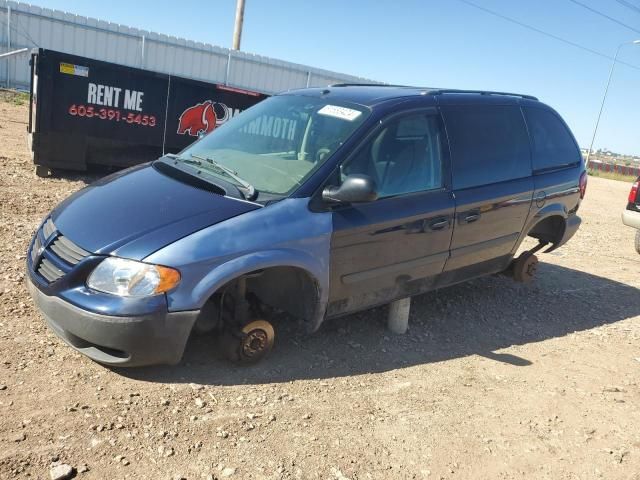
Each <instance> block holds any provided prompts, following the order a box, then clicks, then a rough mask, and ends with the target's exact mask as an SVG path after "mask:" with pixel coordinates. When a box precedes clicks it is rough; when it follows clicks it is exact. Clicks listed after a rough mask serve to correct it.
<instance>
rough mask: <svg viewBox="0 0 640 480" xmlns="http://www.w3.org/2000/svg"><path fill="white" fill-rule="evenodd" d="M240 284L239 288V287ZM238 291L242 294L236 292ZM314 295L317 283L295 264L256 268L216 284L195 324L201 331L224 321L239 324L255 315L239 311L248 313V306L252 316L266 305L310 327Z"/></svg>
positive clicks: (218, 325) (313, 308) (316, 291)
mask: <svg viewBox="0 0 640 480" xmlns="http://www.w3.org/2000/svg"><path fill="white" fill-rule="evenodd" d="M240 284H242V287H241V288H240V289H239V288H238V287H239V285H240ZM241 291H242V292H244V294H240V293H239V292H241ZM242 298H244V299H245V300H246V301H242V300H241V299H242ZM318 298H319V287H318V284H317V282H316V281H315V279H314V278H313V277H312V276H311V275H310V274H309V273H308V272H307V271H306V270H303V269H301V268H298V267H270V268H266V269H262V270H256V271H253V272H249V273H247V274H244V275H240V276H238V277H236V278H234V279H233V280H231V281H229V282H227V283H226V284H225V285H223V286H222V287H220V288H219V289H218V290H217V291H216V292H215V293H214V294H213V295H212V296H211V297H210V298H209V300H208V301H207V302H206V304H205V306H204V307H203V309H202V312H201V314H200V316H199V318H198V322H199V323H198V326H199V327H201V328H202V331H206V330H209V329H211V328H215V327H216V326H217V327H222V324H223V323H225V322H231V323H234V324H236V326H239V327H241V326H242V325H239V323H240V324H242V323H243V322H244V321H247V320H252V319H255V318H251V315H250V314H249V315H246V314H243V313H240V314H239V312H241V311H244V312H246V313H248V309H252V310H253V314H254V315H253V316H254V317H255V316H256V312H259V311H264V310H265V309H264V308H263V307H265V306H266V307H268V309H275V310H281V311H285V312H287V313H288V314H290V315H292V316H293V317H295V318H296V319H298V320H300V321H301V322H302V323H303V324H304V325H305V327H307V328H310V326H311V325H312V323H313V320H314V315H315V313H316V311H317V308H318V301H319V300H318ZM242 304H244V305H242ZM268 309H267V310H268ZM263 313H264V312H263Z"/></svg>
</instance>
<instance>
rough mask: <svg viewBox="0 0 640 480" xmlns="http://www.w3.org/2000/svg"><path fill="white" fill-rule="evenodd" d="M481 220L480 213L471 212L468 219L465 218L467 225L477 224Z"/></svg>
mask: <svg viewBox="0 0 640 480" xmlns="http://www.w3.org/2000/svg"><path fill="white" fill-rule="evenodd" d="M479 218H480V214H479V213H478V212H469V213H468V214H467V216H466V217H464V221H465V222H467V223H472V222H475V221H476V220H478V219H479Z"/></svg>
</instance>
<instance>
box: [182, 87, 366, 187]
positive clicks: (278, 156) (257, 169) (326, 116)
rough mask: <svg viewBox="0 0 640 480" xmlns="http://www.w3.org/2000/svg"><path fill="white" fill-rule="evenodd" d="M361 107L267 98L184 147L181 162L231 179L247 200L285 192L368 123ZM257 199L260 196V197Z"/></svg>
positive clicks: (309, 99)
mask: <svg viewBox="0 0 640 480" xmlns="http://www.w3.org/2000/svg"><path fill="white" fill-rule="evenodd" d="M368 114H369V111H368V109H367V108H366V107H363V106H361V105H354V104H351V103H345V102H335V101H326V100H323V99H320V98H314V97H305V96H298V95H280V96H275V97H271V98H268V99H266V100H264V101H262V102H260V103H259V104H257V105H255V106H253V107H252V108H250V109H248V110H246V111H245V112H243V113H242V114H241V115H238V116H237V117H234V118H233V119H232V120H230V121H229V122H227V123H225V124H223V125H222V126H220V127H218V128H217V129H215V130H214V131H213V132H211V133H210V134H209V135H207V136H206V137H204V138H202V139H201V140H199V141H198V142H196V143H194V144H193V145H191V146H190V147H188V148H186V149H185V150H183V151H182V152H181V153H180V154H179V156H178V157H177V160H178V161H182V162H184V163H186V164H190V165H197V168H198V169H199V174H200V175H203V174H206V175H209V176H213V177H218V178H220V179H221V180H224V181H225V182H229V183H232V184H233V185H235V186H236V187H237V188H238V190H240V191H241V192H242V193H243V195H244V196H245V198H247V199H250V200H253V199H256V198H257V197H259V196H260V194H261V193H262V194H269V195H270V196H273V195H275V196H287V195H289V194H290V193H292V192H293V191H294V190H295V189H297V188H298V187H299V186H300V185H302V184H303V183H304V181H305V180H306V179H307V178H309V176H311V174H312V173H313V172H314V171H315V170H317V169H318V168H319V167H320V166H321V165H322V164H323V163H324V162H325V161H326V160H327V159H328V158H329V157H330V156H331V155H332V154H333V153H334V152H335V151H336V149H337V148H338V147H339V146H340V145H342V144H343V143H344V142H345V140H347V139H348V138H349V137H350V136H351V135H352V134H353V132H354V131H355V130H356V128H358V126H360V125H361V124H362V122H364V120H365V119H366V118H367V116H368ZM258 199H259V198H258Z"/></svg>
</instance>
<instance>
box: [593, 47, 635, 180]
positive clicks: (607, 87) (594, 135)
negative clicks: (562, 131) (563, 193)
mask: <svg viewBox="0 0 640 480" xmlns="http://www.w3.org/2000/svg"><path fill="white" fill-rule="evenodd" d="M625 45H640V40H633V41H631V42H622V43H621V44H620V45H618V48H617V49H616V54H615V55H614V56H613V63H612V64H611V70H609V78H608V79H607V86H606V87H605V89H604V95H603V96H602V103H601V104H600V111H599V112H598V119H597V120H596V126H595V128H594V129H593V137H591V145H589V151H588V152H587V160H586V161H585V166H586V167H587V169H588V168H589V160H590V159H591V151H592V150H593V142H595V140H596V133H598V125H600V117H602V110H604V102H605V101H606V100H607V93H609V85H611V77H613V70H614V69H615V68H616V62H617V61H618V54H619V53H620V49H621V48H622V47H624V46H625Z"/></svg>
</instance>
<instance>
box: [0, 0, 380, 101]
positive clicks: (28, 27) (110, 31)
mask: <svg viewBox="0 0 640 480" xmlns="http://www.w3.org/2000/svg"><path fill="white" fill-rule="evenodd" d="M230 21H231V20H230ZM8 26H9V28H8ZM36 46H39V47H43V48H49V49H51V50H58V51H62V52H66V53H71V54H75V55H81V56H84V57H90V58H95V59H97V60H105V61H108V62H114V63H119V64H122V65H127V66H131V67H138V68H144V69H147V70H153V71H157V72H162V73H169V74H174V75H178V76H182V77H188V78H195V79H197V80H204V81H207V82H216V83H227V84H229V85H234V86H237V87H243V88H247V89H251V90H258V91H261V92H265V93H275V92H279V91H282V90H287V89H290V88H300V87H306V86H325V85H328V84H330V83H338V82H368V83H377V82H372V81H371V80H366V79H363V78H360V77H354V76H351V75H344V74H341V73H337V72H330V71H327V70H321V69H318V68H313V67H308V66H304V65H298V64H295V63H290V62H284V61H282V60H276V59H272V58H268V57H262V56H260V55H252V54H248V53H244V52H238V51H231V50H229V49H226V48H221V47H216V46H215V45H210V44H205V43H199V42H193V41H191V40H185V39H183V38H176V37H170V36H168V35H162V34H158V33H153V32H148V31H145V30H138V29H136V28H129V27H126V26H123V25H117V24H115V23H109V22H103V21H100V20H96V19H94V18H87V17H81V16H78V15H73V14H70V13H65V12H61V11H59V10H50V9H47V8H40V7H37V6H35V5H30V4H27V3H18V2H9V1H6V0H0V53H4V52H7V51H9V50H16V49H18V48H22V47H30V48H32V47H36ZM0 85H4V86H7V85H8V86H11V87H17V88H28V86H29V66H28V55H26V54H22V55H19V56H16V57H12V58H9V59H8V60H7V59H5V60H0Z"/></svg>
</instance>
